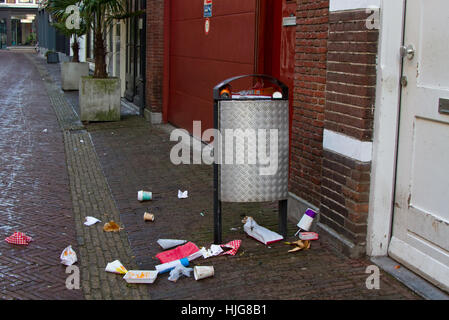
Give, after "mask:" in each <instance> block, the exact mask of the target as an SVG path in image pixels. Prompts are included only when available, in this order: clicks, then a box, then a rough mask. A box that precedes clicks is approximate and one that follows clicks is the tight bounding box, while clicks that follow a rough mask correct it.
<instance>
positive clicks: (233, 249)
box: [220, 240, 242, 256]
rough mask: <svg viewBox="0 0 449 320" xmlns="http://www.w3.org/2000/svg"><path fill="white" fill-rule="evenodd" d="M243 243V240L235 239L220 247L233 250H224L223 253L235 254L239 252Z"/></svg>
mask: <svg viewBox="0 0 449 320" xmlns="http://www.w3.org/2000/svg"><path fill="white" fill-rule="evenodd" d="M241 244H242V240H233V241H231V242H228V243H226V244H222V245H220V247H222V248H227V249H231V250H228V251H225V252H223V255H226V254H228V255H231V256H235V255H236V254H237V251H238V250H239V248H240V245H241Z"/></svg>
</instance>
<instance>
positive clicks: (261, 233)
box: [242, 217, 284, 245]
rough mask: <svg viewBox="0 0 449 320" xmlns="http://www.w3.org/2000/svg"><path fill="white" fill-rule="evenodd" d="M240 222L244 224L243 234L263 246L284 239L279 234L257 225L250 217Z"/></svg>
mask: <svg viewBox="0 0 449 320" xmlns="http://www.w3.org/2000/svg"><path fill="white" fill-rule="evenodd" d="M242 222H243V223H244V226H243V229H244V230H245V232H246V233H247V234H248V235H249V236H250V237H252V238H254V239H256V240H258V241H260V242H262V243H263V244H265V245H269V244H271V243H274V242H278V241H281V240H282V239H284V237H283V236H281V235H280V234H278V233H276V232H273V231H271V230H268V229H267V228H264V227H262V226H260V225H258V224H257V222H256V221H255V220H254V219H253V218H252V217H246V218H245V219H243V221H242Z"/></svg>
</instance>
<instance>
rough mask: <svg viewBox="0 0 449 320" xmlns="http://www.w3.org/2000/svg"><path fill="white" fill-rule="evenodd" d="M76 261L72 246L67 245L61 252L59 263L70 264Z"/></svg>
mask: <svg viewBox="0 0 449 320" xmlns="http://www.w3.org/2000/svg"><path fill="white" fill-rule="evenodd" d="M77 261H78V258H77V256H76V253H75V251H73V249H72V246H68V247H67V248H65V249H64V251H62V253H61V263H62V264H63V265H66V266H71V265H72V264H74V263H75V262H77Z"/></svg>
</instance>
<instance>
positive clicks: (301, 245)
mask: <svg viewBox="0 0 449 320" xmlns="http://www.w3.org/2000/svg"><path fill="white" fill-rule="evenodd" d="M285 244H288V245H290V246H295V248H294V249H292V250H289V251H288V252H290V253H292V252H297V251H301V250H309V249H310V241H302V240H298V241H295V242H286V243H285Z"/></svg>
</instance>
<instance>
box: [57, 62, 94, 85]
mask: <svg viewBox="0 0 449 320" xmlns="http://www.w3.org/2000/svg"><path fill="white" fill-rule="evenodd" d="M88 75H89V64H88V63H87V62H63V63H62V64H61V86H62V90H66V91H68V90H79V85H80V79H81V77H87V76H88Z"/></svg>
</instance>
